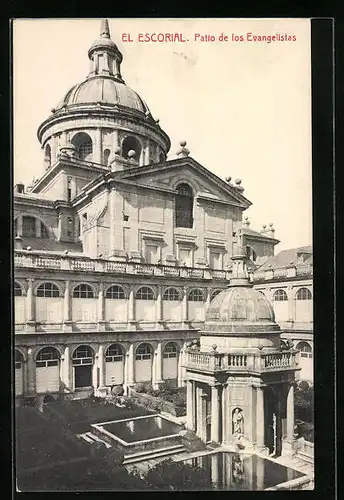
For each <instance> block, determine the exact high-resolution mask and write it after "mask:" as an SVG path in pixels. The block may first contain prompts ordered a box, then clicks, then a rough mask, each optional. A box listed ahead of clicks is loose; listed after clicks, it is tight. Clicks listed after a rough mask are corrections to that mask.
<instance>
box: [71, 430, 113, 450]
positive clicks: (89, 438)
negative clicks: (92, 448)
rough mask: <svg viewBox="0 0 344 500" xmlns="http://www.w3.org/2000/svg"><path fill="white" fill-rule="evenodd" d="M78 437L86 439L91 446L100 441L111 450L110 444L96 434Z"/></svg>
mask: <svg viewBox="0 0 344 500" xmlns="http://www.w3.org/2000/svg"><path fill="white" fill-rule="evenodd" d="M78 437H79V438H81V439H84V440H85V441H87V442H88V443H90V444H91V443H94V442H96V441H98V443H104V444H105V446H106V447H107V448H111V445H110V444H109V443H107V442H106V441H104V440H103V439H100V438H99V437H98V436H96V435H95V434H92V432H85V433H84V434H78Z"/></svg>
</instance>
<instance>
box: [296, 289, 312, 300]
mask: <svg viewBox="0 0 344 500" xmlns="http://www.w3.org/2000/svg"><path fill="white" fill-rule="evenodd" d="M296 300H312V294H311V292H310V290H308V288H300V289H299V290H298V291H297V293H296Z"/></svg>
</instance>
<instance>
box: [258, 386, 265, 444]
mask: <svg viewBox="0 0 344 500" xmlns="http://www.w3.org/2000/svg"><path fill="white" fill-rule="evenodd" d="M256 390H257V404H256V442H257V446H258V447H264V446H265V436H264V434H265V414H264V387H263V386H257V387H256Z"/></svg>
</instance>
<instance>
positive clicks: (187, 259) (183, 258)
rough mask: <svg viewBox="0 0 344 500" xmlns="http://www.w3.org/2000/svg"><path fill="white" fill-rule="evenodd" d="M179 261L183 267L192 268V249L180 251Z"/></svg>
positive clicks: (181, 249)
mask: <svg viewBox="0 0 344 500" xmlns="http://www.w3.org/2000/svg"><path fill="white" fill-rule="evenodd" d="M179 261H180V263H181V264H182V265H186V266H187V267H192V252H191V249H190V248H180V249H179Z"/></svg>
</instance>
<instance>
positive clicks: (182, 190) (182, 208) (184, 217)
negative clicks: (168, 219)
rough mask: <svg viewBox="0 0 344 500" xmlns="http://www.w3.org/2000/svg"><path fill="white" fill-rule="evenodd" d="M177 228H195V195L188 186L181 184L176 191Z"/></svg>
mask: <svg viewBox="0 0 344 500" xmlns="http://www.w3.org/2000/svg"><path fill="white" fill-rule="evenodd" d="M176 191H177V194H176V209H175V223H176V227H188V228H192V227H193V193H192V189H191V187H190V186H189V185H188V184H179V186H178V187H177V189H176Z"/></svg>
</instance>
